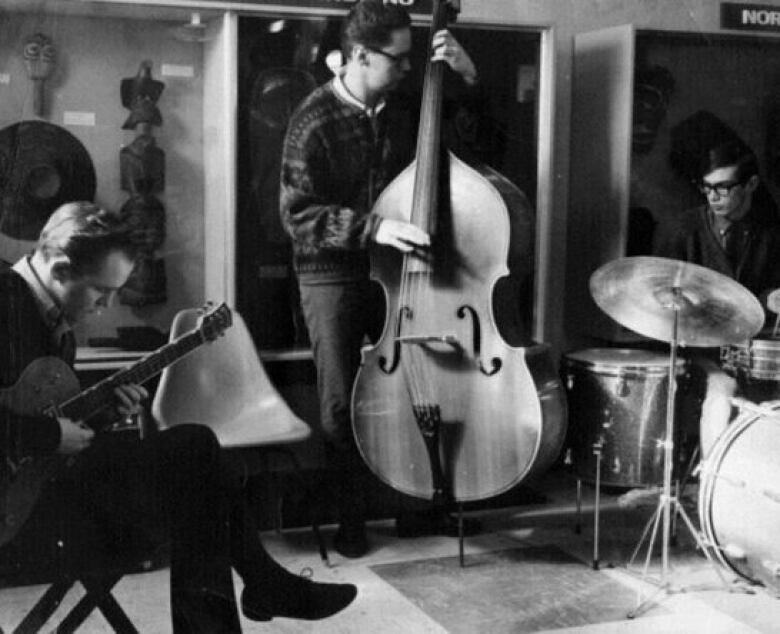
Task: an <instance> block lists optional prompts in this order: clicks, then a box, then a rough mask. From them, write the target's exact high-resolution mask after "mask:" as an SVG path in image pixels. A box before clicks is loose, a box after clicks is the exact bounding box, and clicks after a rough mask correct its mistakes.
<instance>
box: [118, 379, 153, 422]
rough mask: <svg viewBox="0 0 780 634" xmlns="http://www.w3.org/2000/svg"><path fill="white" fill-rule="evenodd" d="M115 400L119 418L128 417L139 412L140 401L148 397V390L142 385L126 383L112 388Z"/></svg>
mask: <svg viewBox="0 0 780 634" xmlns="http://www.w3.org/2000/svg"><path fill="white" fill-rule="evenodd" d="M114 396H115V397H116V400H117V405H116V411H117V414H118V415H119V416H120V417H121V418H130V417H131V416H135V415H136V414H139V413H140V412H141V401H143V400H144V399H145V398H148V396H149V392H147V391H146V388H145V387H143V386H142V385H135V384H133V383H127V384H125V385H119V386H117V387H115V388H114Z"/></svg>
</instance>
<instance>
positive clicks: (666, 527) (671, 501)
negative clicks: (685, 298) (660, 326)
mask: <svg viewBox="0 0 780 634" xmlns="http://www.w3.org/2000/svg"><path fill="white" fill-rule="evenodd" d="M672 291H673V297H672V298H671V299H670V301H669V304H668V306H667V308H669V309H670V310H674V320H673V325H672V338H671V342H670V349H669V378H668V387H667V399H666V438H665V439H664V441H663V447H664V487H663V493H661V495H660V497H659V499H658V508H657V509H656V511H655V514H654V515H653V517H652V518H651V521H652V527H653V529H652V534H651V537H650V541H649V542H648V544H647V556H646V557H645V565H644V568H643V569H642V577H641V581H643V582H644V581H645V580H647V578H648V574H647V571H648V569H649V567H650V558H651V556H652V554H653V545H654V543H655V538H656V536H657V535H658V526H659V523H660V522H661V519H662V518H663V526H662V530H661V540H662V544H661V574H660V578H659V579H658V580H657V585H658V590H657V591H656V592H655V593H653V594H652V595H650V596H649V597H646V598H644V599H643V598H642V585H641V584H640V585H639V586H638V587H637V604H636V607H635V608H634V609H633V610H631V611H630V612H628V614H627V615H626V616H627V618H629V619H633V618H635V617H637V616H639V615H640V614H641V613H643V612H644V611H645V609H646V608H647V607H648V606H649V605H651V604H652V603H654V602H656V601H655V598H656V596H657V595H658V594H659V593H664V594H665V595H669V594H670V593H672V592H673V589H672V585H671V582H670V581H669V537H670V533H671V518H672V511H674V514H675V515H677V514H678V513H679V514H680V516H681V517H682V518H683V520H684V522H685V525H686V526H687V527H688V530H689V531H690V533H691V535H692V536H693V538H694V539H695V540H696V544H697V546H698V547H699V548H701V550H702V552H703V553H704V555H705V556H706V557H707V560H708V561H709V562H710V564H712V566H713V568H714V569H715V572H716V573H717V574H718V577H719V578H720V580H721V583H722V584H723V587H724V589H725V590H730V588H729V584H728V582H727V581H726V578H725V577H724V576H723V573H722V572H721V570H720V568H719V567H718V564H717V563H716V562H715V560H714V559H713V558H712V556H711V555H710V552H709V549H708V548H707V547H706V545H705V544H704V542H703V540H702V539H701V536H700V535H699V532H698V531H697V530H696V529H695V528H694V526H693V522H692V521H691V519H690V517H688V513H687V512H686V511H685V509H684V508H683V506H682V504H680V501H679V500H678V498H677V496H676V495H672V455H673V453H674V451H673V450H674V397H675V392H676V388H677V382H676V381H677V374H676V367H677V344H678V333H677V328H678V321H679V311H680V306H681V304H680V301H681V300H680V296H681V290H680V288H679V287H676V286H675V287H674V288H673V289H672ZM650 525H651V522H648V523H647V525H645V529H644V531H643V532H642V537H641V538H640V540H639V543H638V544H637V546H636V548H635V549H634V554H633V555H632V556H631V560H630V561H629V564H628V565H629V567H630V566H631V564H632V563H633V561H634V558H635V557H636V555H637V553H638V552H639V550H640V549H641V546H642V542H643V541H644V539H645V537H646V536H647V532H648V530H649V528H650Z"/></svg>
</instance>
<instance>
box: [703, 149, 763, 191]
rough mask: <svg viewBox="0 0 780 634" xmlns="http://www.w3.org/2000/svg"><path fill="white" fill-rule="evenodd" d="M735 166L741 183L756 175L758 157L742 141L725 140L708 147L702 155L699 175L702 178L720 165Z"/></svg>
mask: <svg viewBox="0 0 780 634" xmlns="http://www.w3.org/2000/svg"><path fill="white" fill-rule="evenodd" d="M732 165H736V167H737V180H739V181H740V182H741V183H744V182H747V180H748V179H749V178H750V177H751V176H754V175H758V159H757V158H756V155H755V154H754V153H753V150H751V149H750V147H748V145H747V144H746V143H744V142H743V141H734V140H732V141H726V142H724V143H721V144H720V145H716V146H714V147H712V148H710V149H709V150H708V151H707V152H706V153H705V154H704V156H703V157H702V160H701V163H700V165H699V177H700V178H703V177H704V176H706V175H707V174H709V173H710V172H712V171H713V170H716V169H719V168H721V167H731V166H732Z"/></svg>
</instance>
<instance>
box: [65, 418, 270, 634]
mask: <svg viewBox="0 0 780 634" xmlns="http://www.w3.org/2000/svg"><path fill="white" fill-rule="evenodd" d="M57 486H59V487H62V488H63V493H64V494H65V495H68V496H70V499H73V500H76V501H77V503H78V504H79V505H80V506H81V507H82V508H83V510H84V511H86V513H87V514H88V515H89V516H90V517H91V518H93V519H94V520H96V523H97V524H98V525H99V526H102V527H104V528H105V530H106V531H107V533H108V534H109V535H110V536H111V539H112V540H113V541H114V543H115V544H116V547H117V549H122V548H123V546H124V545H126V542H130V541H132V542H134V544H137V542H138V540H139V539H140V540H141V541H142V542H146V543H148V544H150V545H152V544H155V543H159V542H161V541H165V540H167V539H170V548H171V577H170V579H171V612H172V615H173V630H174V632H176V633H177V634H183V633H190V632H204V633H205V632H240V631H241V628H240V624H239V619H238V611H237V607H236V603H235V596H234V589H233V581H232V575H231V565H236V563H237V562H236V557H233V556H231V542H233V541H235V542H237V544H238V546H237V547H236V548H234V552H233V554H237V555H238V559H241V561H239V562H238V565H237V567H239V568H240V567H242V563H243V559H242V557H243V555H244V554H245V553H244V552H243V551H244V549H245V547H244V543H245V542H247V543H249V542H251V541H252V537H253V536H251V535H244V534H243V531H244V530H246V522H245V520H248V519H249V518H248V517H245V515H246V514H245V513H242V512H241V511H240V510H239V511H236V510H235V509H241V508H242V505H241V502H240V499H241V497H240V494H239V491H240V489H239V486H238V482H237V480H236V479H235V478H234V477H233V476H232V475H231V469H229V468H228V467H227V466H226V464H225V462H224V457H223V454H222V452H221V450H220V447H219V444H218V443H217V440H216V437H215V436H214V434H213V432H212V431H211V430H210V429H209V428H207V427H203V426H199V425H181V426H177V427H174V428H172V429H169V430H165V431H161V432H159V433H156V434H153V435H151V436H150V437H149V438H147V439H144V440H132V441H128V440H127V439H126V438H123V437H122V436H121V435H117V434H106V435H102V436H99V437H97V438H96V440H95V442H94V443H93V445H92V446H91V447H89V448H88V449H87V450H85V451H84V452H83V453H82V454H80V455H79V456H78V458H77V459H76V461H75V463H74V465H73V466H72V467H71V468H70V469H69V470H68V471H67V474H66V476H65V478H63V479H62V480H61V481H60V482H58V484H57ZM231 514H232V515H233V516H234V517H235V516H237V518H238V519H236V521H230V520H231ZM231 531H232V532H233V534H232V535H231ZM257 547H258V548H262V546H261V545H260V544H259V539H257ZM240 572H241V570H239V573H240Z"/></svg>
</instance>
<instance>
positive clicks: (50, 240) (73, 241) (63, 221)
mask: <svg viewBox="0 0 780 634" xmlns="http://www.w3.org/2000/svg"><path fill="white" fill-rule="evenodd" d="M36 250H37V251H38V252H40V253H42V254H43V255H44V256H45V257H50V256H52V255H59V254H64V255H66V256H67V257H68V259H69V260H70V264H71V266H72V267H73V269H74V270H75V271H76V272H78V273H82V274H83V273H93V272H95V271H96V270H97V269H98V268H99V267H100V265H101V263H102V261H103V259H104V258H105V256H106V255H108V254H109V253H111V252H112V251H121V252H123V253H125V254H126V255H127V256H128V257H129V258H130V259H132V260H135V259H136V258H138V257H139V256H140V255H142V254H144V253H148V252H150V251H151V250H152V245H151V244H150V242H149V236H148V231H146V228H145V227H144V226H143V223H142V222H141V219H140V218H139V216H138V214H135V213H128V212H121V211H120V212H117V211H111V210H108V209H103V208H102V207H100V206H99V205H96V204H95V203H92V202H88V201H76V202H70V203H65V204H64V205H62V206H60V207H58V208H57V209H56V210H55V211H54V213H53V214H52V215H51V216H50V217H49V220H48V221H47V222H46V225H45V226H44V227H43V230H42V231H41V234H40V237H39V238H38V244H37V246H36Z"/></svg>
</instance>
